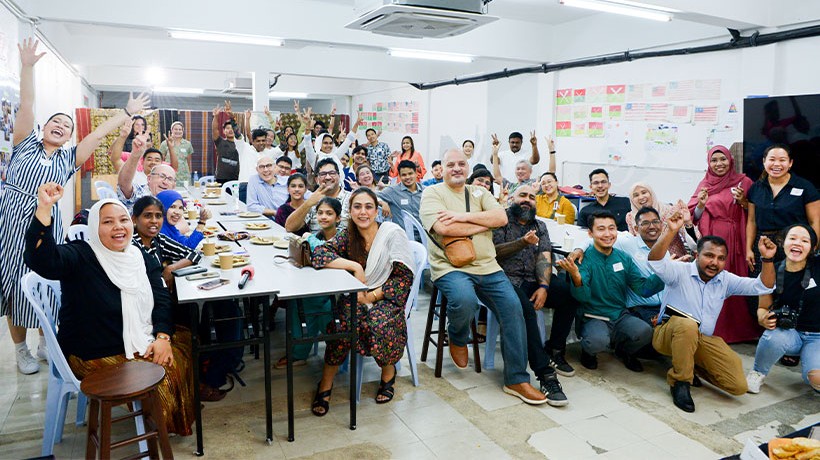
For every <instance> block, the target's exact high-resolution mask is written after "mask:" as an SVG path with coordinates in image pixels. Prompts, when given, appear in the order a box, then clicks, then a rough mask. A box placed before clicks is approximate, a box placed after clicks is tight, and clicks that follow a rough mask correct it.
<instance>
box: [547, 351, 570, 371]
mask: <svg viewBox="0 0 820 460" xmlns="http://www.w3.org/2000/svg"><path fill="white" fill-rule="evenodd" d="M546 351H547V356H549V358H550V367H552V368H553V369H555V372H557V373H559V374H561V375H563V376H564V377H572V376H573V375H575V369H574V368H573V367H572V366H571V365H570V364H569V363H568V362H567V358H566V356H565V354H566V350H555V351H553V350H550V349H549V348H547V349H546Z"/></svg>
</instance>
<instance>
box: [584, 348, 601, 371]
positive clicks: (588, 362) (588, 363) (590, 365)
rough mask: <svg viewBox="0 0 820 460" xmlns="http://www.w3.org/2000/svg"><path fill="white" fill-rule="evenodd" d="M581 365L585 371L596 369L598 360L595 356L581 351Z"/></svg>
mask: <svg viewBox="0 0 820 460" xmlns="http://www.w3.org/2000/svg"><path fill="white" fill-rule="evenodd" d="M581 365H582V366H584V367H586V368H587V369H598V358H597V357H596V356H595V355H592V354H589V353H587V352H586V351H584V350H581Z"/></svg>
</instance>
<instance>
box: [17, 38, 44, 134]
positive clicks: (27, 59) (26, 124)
mask: <svg viewBox="0 0 820 460" xmlns="http://www.w3.org/2000/svg"><path fill="white" fill-rule="evenodd" d="M39 43H40V41H39V40H35V39H33V38H27V39H25V40H23V42H22V43H18V44H17V49H18V50H19V51H20V108H19V109H17V114H16V115H15V117H14V145H17V144H19V143H20V142H22V141H23V139H25V138H26V137H27V136H28V135H29V134H31V131H32V130H33V129H34V64H37V61H39V60H40V58H41V57H43V56H44V55H45V54H46V53H45V52H43V53H39V54H37V45H38V44H39Z"/></svg>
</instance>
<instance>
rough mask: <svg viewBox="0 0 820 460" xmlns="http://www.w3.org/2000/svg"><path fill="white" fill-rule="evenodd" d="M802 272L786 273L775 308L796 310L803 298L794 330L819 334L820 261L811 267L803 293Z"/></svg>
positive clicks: (817, 260)
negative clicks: (819, 284)
mask: <svg viewBox="0 0 820 460" xmlns="http://www.w3.org/2000/svg"><path fill="white" fill-rule="evenodd" d="M803 273H804V270H801V271H799V272H788V271H787V272H786V273H785V274H784V275H785V276H784V277H783V293H782V294H780V296H779V298H778V299H777V305H776V306H775V308H780V307H781V306H783V305H788V306H789V307H791V308H792V309H796V308H797V307H798V305H799V304H800V298H801V296H802V298H803V308H802V309H801V310H800V316H798V318H797V324H796V325H795V329H797V330H798V331H802V332H820V287H818V285H817V283H818V282H820V259H816V260H815V261H814V264H812V267H811V274H812V276H811V278H812V280H811V281H809V286H810V287H809V288H807V289H806V290H805V291H804V290H803V287H802V286H801V285H800V282H801V281H803Z"/></svg>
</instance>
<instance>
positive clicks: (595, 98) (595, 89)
mask: <svg viewBox="0 0 820 460" xmlns="http://www.w3.org/2000/svg"><path fill="white" fill-rule="evenodd" d="M586 99H587V102H589V103H590V104H600V103H602V102H606V86H592V87H589V88H587V94H586Z"/></svg>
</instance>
